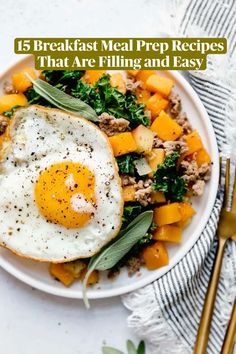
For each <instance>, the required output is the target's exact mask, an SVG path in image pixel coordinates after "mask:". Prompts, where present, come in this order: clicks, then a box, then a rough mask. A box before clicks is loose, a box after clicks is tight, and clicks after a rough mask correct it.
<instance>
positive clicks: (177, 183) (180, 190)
mask: <svg viewBox="0 0 236 354" xmlns="http://www.w3.org/2000/svg"><path fill="white" fill-rule="evenodd" d="M179 157H180V153H179V152H178V151H175V152H173V153H172V154H170V155H168V156H167V157H166V158H165V161H164V162H163V164H161V165H159V167H158V169H157V171H156V173H155V175H154V183H153V187H154V188H155V189H156V190H158V191H161V192H164V193H165V196H166V198H167V200H169V201H172V202H175V201H178V202H181V201H183V198H184V195H185V193H186V192H187V186H186V183H185V181H184V179H183V177H181V176H180V175H179V173H178V170H177V161H178V159H179Z"/></svg>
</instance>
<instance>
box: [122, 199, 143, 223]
mask: <svg viewBox="0 0 236 354" xmlns="http://www.w3.org/2000/svg"><path fill="white" fill-rule="evenodd" d="M142 211H143V207H142V206H141V205H140V204H132V205H125V207H124V212H123V219H122V229H123V228H125V227H126V226H127V225H128V224H129V223H130V222H131V221H133V219H134V218H136V216H138V215H139V214H141V213H142Z"/></svg>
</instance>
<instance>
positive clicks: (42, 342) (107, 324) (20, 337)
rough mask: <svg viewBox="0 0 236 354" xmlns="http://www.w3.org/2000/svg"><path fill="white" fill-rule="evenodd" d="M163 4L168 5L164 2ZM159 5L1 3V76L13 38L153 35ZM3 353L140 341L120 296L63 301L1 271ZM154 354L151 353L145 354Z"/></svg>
mask: <svg viewBox="0 0 236 354" xmlns="http://www.w3.org/2000/svg"><path fill="white" fill-rule="evenodd" d="M162 4H163V1H162ZM160 5H161V0H53V1H49V0H39V1H35V0H5V1H4V0H0V44H1V45H0V71H1V72H2V71H3V70H4V69H5V68H7V66H9V65H10V64H11V63H13V62H14V61H16V60H17V59H18V58H19V56H17V55H15V54H14V53H13V43H14V38H15V37H96V36H97V37H99V36H100V37H102V36H103V37H109V36H110V37H129V36H130V37H132V36H133V37H148V36H149V37H154V36H157V35H158V34H160V32H164V31H165V28H163V25H161V24H162V23H164V22H165V21H163V18H162V16H161V15H162V10H161V6H160ZM0 299H1V301H0V353H4V354H32V353H34V354H42V353H44V354H49V353H50V354H54V353H56V354H99V353H101V347H102V344H103V342H104V341H105V342H106V343H107V344H109V345H112V346H115V347H117V348H119V349H121V350H125V341H126V340H127V339H128V338H130V339H133V340H134V341H135V342H136V343H138V341H139V339H138V338H136V337H135V336H134V334H133V333H132V332H131V331H130V330H129V329H128V328H127V325H126V318H127V316H128V311H127V310H126V309H124V307H123V306H122V304H121V301H120V299H119V298H114V299H108V300H104V301H93V302H92V309H91V310H90V311H89V312H88V311H86V310H85V309H84V307H83V304H82V302H81V301H79V300H69V299H62V298H57V297H54V296H50V295H47V294H43V293H41V292H39V291H37V290H34V289H31V288H30V287H28V286H26V285H24V284H21V283H20V282H19V281H18V280H16V279H14V278H13V277H12V276H10V275H8V274H7V273H5V271H3V270H1V269H0ZM147 354H148V353H147Z"/></svg>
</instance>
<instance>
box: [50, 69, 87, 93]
mask: <svg viewBox="0 0 236 354" xmlns="http://www.w3.org/2000/svg"><path fill="white" fill-rule="evenodd" d="M84 73H85V71H84V70H44V71H43V74H44V76H45V79H46V81H47V82H48V83H49V84H51V85H53V86H56V85H58V84H62V85H68V86H69V87H70V89H71V88H73V87H74V86H75V85H76V84H77V81H78V80H79V79H81V77H82V76H83V75H84ZM58 88H59V87H58Z"/></svg>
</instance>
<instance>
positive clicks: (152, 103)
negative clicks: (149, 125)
mask: <svg viewBox="0 0 236 354" xmlns="http://www.w3.org/2000/svg"><path fill="white" fill-rule="evenodd" d="M168 104H169V101H167V100H166V99H165V98H163V97H162V96H161V95H160V94H159V93H155V94H154V95H152V96H151V97H150V98H149V100H148V101H147V109H148V110H149V111H151V114H152V118H156V116H158V114H159V113H160V112H161V111H162V110H165V109H166V108H167V106H168Z"/></svg>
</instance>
